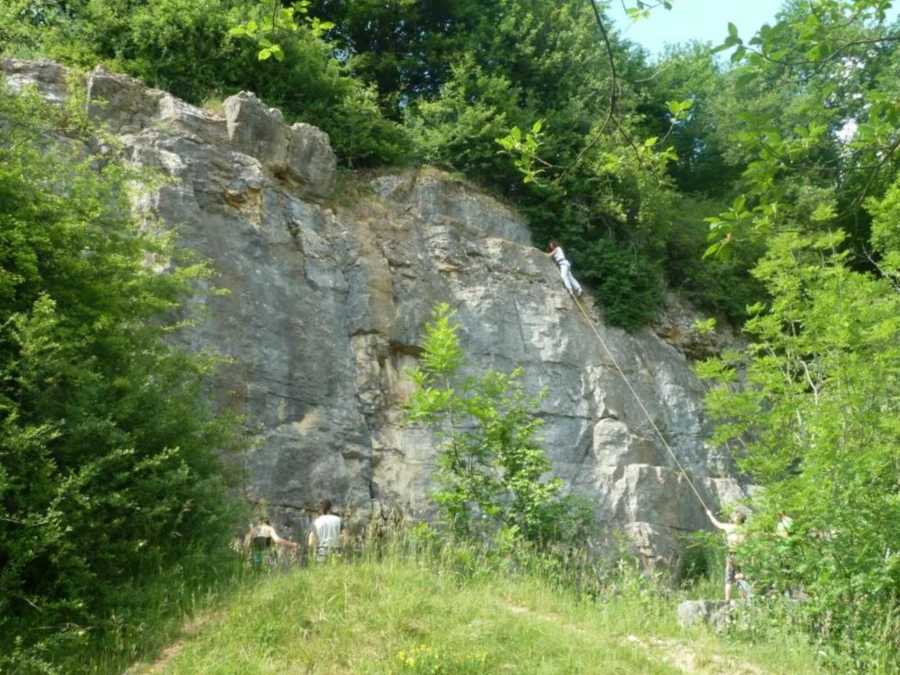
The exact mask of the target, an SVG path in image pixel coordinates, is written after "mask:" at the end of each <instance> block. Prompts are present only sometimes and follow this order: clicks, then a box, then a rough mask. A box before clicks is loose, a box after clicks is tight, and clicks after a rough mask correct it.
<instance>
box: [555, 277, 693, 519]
mask: <svg viewBox="0 0 900 675" xmlns="http://www.w3.org/2000/svg"><path fill="white" fill-rule="evenodd" d="M569 295H571V296H572V299H573V300H574V301H575V304H576V305H578V309H580V310H581V313H582V314H584V318H585V320H586V321H587V322H588V324H589V325H590V327H591V330H593V331H594V335H596V336H597V339H598V340H599V341H600V344H601V345H602V346H603V349H604V350H605V351H606V354H607V356H609V360H610V361H612V364H613V366H615V369H616V370H617V371H618V372H619V375H620V376H621V377H622V381H623V382H625V386H626V387H628V391H630V392H631V395H632V396H634V400H635V401H637V404H638V405H639V406H640V408H641V410H643V411H644V415H646V416H647V421H648V422H650V426H652V427H653V430H654V431H655V432H656V435H657V436H659V440H661V441H662V444H663V445H664V446H666V450H668V451H669V454H670V455H672V459H674V460H675V464H676V465H677V466H678V469H679V470H680V471H681V475H683V476H684V478H685V480H686V481H687V482H688V485H690V486H691V490H693V491H694V494H695V495H697V499H698V500H699V501H700V504H701V505H702V506H703V508H704V509H706V510H707V511H709V507H707V506H706V502H704V501H703V497H701V496H700V493H699V492H697V488H696V487H694V483H693V482H692V481H691V477H690V476H688V473H687V471H685V470H684V467H683V466H681V462H679V461H678V457H676V455H675V451H674V450H672V447H671V446H670V445H669V443H668V442H667V441H666V439H665V437H664V436H663V435H662V432H661V431H660V430H659V427H657V426H656V423H655V422H654V421H653V418H652V417H651V416H650V412H649V411H648V410H647V408H645V407H644V403H643V401H641V397H640V396H638V394H637V392H636V391H635V390H634V387H632V386H631V383H630V382H629V381H628V378H627V377H625V373H624V372H623V371H622V369H621V368H620V367H619V364H618V362H617V361H616V357H614V356H613V354H612V352H611V351H610V350H609V347H607V346H606V341H605V340H604V339H603V337H602V336H601V335H600V332H599V331H598V330H597V327H596V326H595V325H594V322H593V321H592V320H591V317H589V316H588V314H587V312H586V311H584V307H582V305H581V303H580V302H578V298H577V297H576V295H575V294H574V293H572V292H571V291H569Z"/></svg>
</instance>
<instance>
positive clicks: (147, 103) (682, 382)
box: [0, 60, 742, 564]
mask: <svg viewBox="0 0 900 675" xmlns="http://www.w3.org/2000/svg"><path fill="white" fill-rule="evenodd" d="M0 69H2V71H4V72H5V73H6V75H7V79H8V81H9V82H10V83H11V84H12V85H13V86H14V87H22V86H25V85H28V84H32V85H35V86H36V87H37V88H38V89H39V90H40V91H41V92H42V93H43V95H45V96H47V97H50V98H53V99H54V100H61V99H62V98H63V97H64V96H65V95H66V86H67V85H66V78H65V72H64V69H63V68H61V67H60V66H57V65H55V64H52V63H50V62H26V61H18V60H2V61H0ZM85 86H86V88H87V94H88V100H89V105H90V106H91V107H90V110H91V113H92V115H93V116H94V117H95V118H97V119H99V120H101V121H102V122H103V123H105V124H106V125H107V126H108V127H109V129H110V131H112V132H113V133H114V134H116V135H117V136H118V137H119V138H120V140H121V144H122V147H123V150H124V152H125V153H126V156H127V157H128V159H129V160H130V161H132V162H135V163H137V164H140V165H143V166H146V167H152V168H153V169H155V170H157V171H158V172H160V173H161V174H163V175H164V176H166V177H168V178H169V179H171V181H170V182H169V183H168V184H166V185H164V186H162V187H160V188H158V189H156V190H154V191H152V192H150V193H149V194H146V195H144V196H142V197H140V198H138V199H136V201H135V203H134V208H135V210H136V212H138V213H139V214H140V215H141V216H142V217H143V218H145V219H146V220H147V222H148V224H149V223H152V222H154V221H155V220H156V219H161V221H162V222H163V223H164V224H165V226H166V227H172V228H175V229H177V231H178V234H179V239H180V243H181V245H182V246H185V247H187V248H189V249H192V250H194V251H196V252H197V253H198V254H199V255H200V256H202V257H203V258H206V259H208V260H209V261H211V264H212V265H213V267H214V268H215V270H216V272H217V278H216V284H217V286H219V287H221V288H225V289H228V291H229V293H228V294H225V295H221V294H220V295H208V296H206V297H205V298H204V299H203V300H202V302H203V303H204V304H205V306H203V307H198V306H194V307H192V308H191V310H190V311H192V312H199V311H201V310H203V316H204V319H203V320H202V321H201V322H200V323H199V324H198V325H197V326H196V327H193V328H190V329H188V330H186V331H185V332H184V333H183V334H182V335H181V338H180V339H182V340H184V342H185V344H186V345H187V346H188V347H190V348H191V349H212V350H215V351H217V352H219V353H220V354H222V355H224V356H226V357H229V358H230V359H233V361H232V362H230V363H229V364H227V365H226V366H224V367H223V368H222V370H221V372H220V374H219V375H218V376H217V378H216V380H215V382H214V391H215V395H216V398H217V400H218V401H219V403H220V405H222V406H226V407H228V408H230V409H233V410H235V411H237V412H239V413H241V414H243V415H245V416H246V418H247V423H248V427H249V428H250V429H252V430H254V433H255V434H256V446H257V447H256V449H255V451H254V452H252V453H251V454H249V455H248V456H247V457H246V462H247V466H248V484H247V486H246V493H247V496H248V497H249V498H250V499H251V500H265V501H266V502H267V503H268V505H269V508H270V512H271V514H272V515H273V517H274V519H275V521H276V525H279V526H280V528H281V529H283V530H285V531H286V532H287V533H288V534H290V535H292V536H294V537H297V536H299V535H301V533H302V532H304V531H305V528H306V526H307V523H308V522H309V521H308V518H309V514H310V512H311V510H312V509H313V508H314V507H315V504H316V502H317V501H318V499H319V498H320V497H323V496H328V497H329V498H330V499H331V500H332V501H333V502H334V503H335V505H336V507H337V509H338V510H339V511H341V512H343V513H344V514H348V515H350V516H351V517H354V518H363V519H364V518H369V517H387V514H389V513H395V514H400V515H402V517H404V518H411V519H413V518H425V517H428V515H429V512H430V508H431V507H430V505H429V503H428V501H427V497H426V492H427V490H428V488H429V476H430V471H431V464H432V461H433V458H434V453H435V450H434V446H433V443H432V440H431V438H430V436H429V434H428V433H427V432H425V431H424V430H422V429H417V428H411V427H409V426H407V425H406V424H405V422H404V413H403V405H404V401H405V400H406V398H407V396H408V394H409V391H410V387H411V383H410V379H409V377H408V375H407V374H406V371H407V370H408V369H411V368H413V367H414V366H415V363H416V354H417V353H418V351H419V349H420V344H421V340H422V337H423V331H424V324H425V322H426V320H427V319H428V318H429V317H430V313H431V310H432V308H433V306H434V305H435V303H438V302H448V303H449V304H450V305H451V306H452V307H453V308H455V309H456V310H457V319H458V320H459V322H460V323H461V337H462V341H463V346H464V347H465V348H466V350H467V352H468V356H469V367H470V368H471V369H472V370H473V371H480V370H483V369H486V368H497V369H501V370H509V369H512V368H513V367H515V366H523V367H524V369H525V373H526V376H525V382H526V385H527V387H528V388H529V390H531V391H537V390H538V389H540V388H542V387H546V388H547V389H548V391H549V396H548V397H547V398H546V399H545V400H544V402H543V405H542V414H543V415H544V418H545V420H546V426H545V427H544V430H543V436H544V438H545V444H544V445H545V448H546V450H547V452H548V454H549V456H550V458H551V460H552V462H553V465H554V468H555V470H556V472H557V473H558V474H559V475H560V476H561V477H562V478H564V479H565V481H566V482H567V484H568V485H569V487H570V489H571V490H572V491H575V492H578V493H582V494H584V495H587V496H588V497H589V498H590V500H591V502H592V503H593V504H594V505H595V508H596V513H597V519H598V521H599V522H600V523H601V524H602V525H603V527H604V531H606V532H607V533H610V532H612V531H614V530H621V531H624V532H625V533H626V534H627V537H628V539H629V541H630V542H631V544H632V545H633V546H634V548H635V549H636V551H637V552H638V553H639V554H640V555H641V556H642V557H643V558H644V559H645V560H646V561H647V562H648V563H654V564H656V563H666V562H670V561H671V560H672V558H673V557H675V556H677V555H678V553H679V552H680V544H679V542H678V536H679V535H680V534H681V533H684V532H687V531H691V530H696V529H703V528H708V527H709V523H708V521H707V519H706V517H705V515H704V513H703V509H702V507H701V505H700V504H699V502H698V500H697V499H696V497H695V496H694V495H693V493H692V492H691V489H690V487H689V485H688V484H687V482H686V480H685V479H684V477H683V476H682V475H681V474H680V472H679V471H678V469H677V467H676V465H675V462H674V461H673V459H672V457H671V456H670V455H669V453H668V451H667V450H666V448H665V447H664V445H663V444H662V443H661V442H660V440H659V439H658V438H657V436H656V432H655V431H654V430H653V427H652V426H651V424H650V423H649V422H648V420H647V418H646V417H645V415H644V413H643V412H642V410H641V409H640V407H639V405H638V404H637V402H636V401H635V399H634V398H633V396H632V394H631V393H630V392H629V390H628V388H627V387H626V385H625V383H624V382H623V380H622V378H621V377H620V375H619V374H618V372H617V370H616V369H615V367H614V366H613V364H612V362H611V360H610V358H609V356H608V355H607V354H606V352H605V350H604V349H603V347H602V346H601V344H600V342H599V341H598V340H597V338H596V337H595V335H594V334H593V332H592V329H591V326H590V325H589V324H588V322H587V321H586V320H585V318H584V316H582V314H581V312H579V311H578V309H577V307H576V306H575V305H574V303H573V301H572V299H571V298H569V297H568V295H567V294H566V293H565V291H564V289H563V287H562V284H561V283H560V281H559V278H558V275H557V272H556V268H555V267H554V266H553V264H552V263H551V262H550V261H549V260H548V258H547V257H546V256H545V255H544V254H543V253H542V252H541V251H539V250H537V249H535V248H533V247H532V246H531V237H530V233H529V231H528V227H527V224H526V223H525V222H524V221H523V219H522V218H521V217H520V216H518V215H517V214H516V213H515V211H513V210H512V209H510V208H509V207H507V206H505V205H503V204H501V203H499V202H498V201H496V200H494V199H491V198H489V197H487V196H485V195H483V194H481V193H479V192H478V191H476V190H474V189H473V188H471V187H468V186H466V185H464V184H462V183H460V182H458V181H456V180H454V179H452V178H450V177H448V176H447V175H444V174H441V173H439V172H436V171H431V170H420V171H405V172H396V173H381V174H378V175H369V176H363V175H356V176H353V177H352V178H351V179H350V180H349V181H348V183H352V189H350V188H346V187H345V188H341V187H338V188H335V184H336V177H337V168H336V167H337V165H336V161H335V157H334V153H333V152H332V150H331V147H330V145H329V141H328V136H327V134H325V133H324V132H322V131H320V130H318V129H316V128H314V127H312V126H310V125H307V124H294V125H292V126H288V125H286V124H285V123H284V120H283V118H282V115H281V113H280V112H279V111H277V110H273V109H269V108H267V107H266V106H265V105H264V104H263V103H262V102H261V101H260V100H259V99H257V98H256V97H255V96H254V95H253V94H249V93H241V94H238V95H237V96H233V97H231V98H229V99H228V100H226V101H225V104H224V110H223V113H222V115H219V114H213V113H211V112H207V111H205V110H201V109H199V108H196V107H193V106H190V105H188V104H186V103H184V102H183V101H180V100H178V99H175V98H174V97H172V96H171V95H169V94H166V93H164V92H160V91H156V90H151V89H148V88H146V87H144V86H143V85H141V84H140V83H138V82H136V81H134V80H131V79H129V78H126V77H123V76H119V75H114V74H112V73H110V72H108V71H106V70H104V69H102V68H98V69H96V70H94V71H93V72H92V73H90V75H89V76H88V79H87V82H86V85H85ZM342 184H343V181H342ZM575 272H576V275H577V270H575ZM597 305H598V306H599V305H601V302H600V300H598V301H597ZM592 320H593V321H595V322H596V325H597V328H598V330H599V332H600V334H601V335H602V336H603V339H604V340H605V341H606V343H607V345H608V346H609V348H610V350H611V351H612V353H613V354H614V356H615V359H616V361H617V362H618V364H619V365H620V366H621V368H622V369H623V371H624V372H625V374H626V375H627V377H628V379H629V381H630V383H631V385H632V386H633V387H634V388H635V390H636V391H637V393H638V395H639V396H640V398H641V400H642V401H643V403H644V405H645V406H646V407H647V410H648V411H649V413H650V415H651V417H652V420H653V424H654V425H655V426H656V427H658V428H659V430H660V431H661V432H662V434H663V435H664V436H665V438H666V440H667V442H668V443H669V444H670V446H671V447H672V449H673V450H674V452H675V453H676V454H677V456H678V459H679V461H680V462H681V464H682V465H683V466H684V467H685V468H686V470H687V471H688V472H689V473H690V475H691V477H692V480H693V481H694V483H695V484H696V486H697V488H698V490H699V491H700V492H701V494H702V495H703V498H704V500H706V501H707V502H708V503H709V504H710V505H711V506H715V505H716V504H718V503H720V502H726V501H731V500H733V499H735V498H737V497H738V496H739V495H740V494H741V492H742V488H741V486H740V484H739V483H738V482H737V481H736V480H735V479H734V478H733V477H731V476H729V475H728V473H727V466H726V465H725V463H724V461H723V460H722V458H721V457H720V456H717V455H715V454H714V453H710V451H709V449H708V448H707V446H706V444H705V442H704V438H705V436H706V432H707V423H706V421H705V419H704V416H703V411H702V407H701V395H702V385H701V384H700V382H699V381H698V380H697V379H696V377H695V376H694V374H693V372H692V370H691V367H690V363H689V361H688V359H687V357H686V356H685V353H686V352H687V353H690V354H695V353H697V347H696V345H695V344H693V343H692V342H691V341H690V340H689V339H688V338H687V337H686V336H685V333H686V332H687V331H688V330H689V329H688V328H686V326H689V322H687V321H685V320H684V319H683V317H681V318H679V317H675V318H672V317H670V318H669V319H667V323H666V324H665V325H662V326H659V327H658V330H657V331H651V330H649V329H648V330H644V331H642V332H639V333H638V334H636V335H629V334H627V333H625V332H623V331H621V330H618V329H615V328H611V327H608V326H606V325H604V324H603V322H602V318H601V317H600V315H599V314H597V313H593V315H592ZM657 333H659V335H658V334H657ZM660 336H668V337H670V338H672V339H671V340H670V341H669V342H667V341H666V340H665V339H663V337H660ZM673 336H675V337H673ZM676 338H677V339H676ZM670 342H671V343H672V344H670ZM673 345H676V346H673ZM692 345H693V346H692ZM609 543H610V542H607V544H609Z"/></svg>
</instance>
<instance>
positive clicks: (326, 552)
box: [309, 499, 345, 562]
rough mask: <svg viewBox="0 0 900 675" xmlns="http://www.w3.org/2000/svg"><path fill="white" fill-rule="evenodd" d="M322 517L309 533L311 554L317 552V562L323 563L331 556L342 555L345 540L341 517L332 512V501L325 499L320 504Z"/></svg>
mask: <svg viewBox="0 0 900 675" xmlns="http://www.w3.org/2000/svg"><path fill="white" fill-rule="evenodd" d="M319 510H320V511H321V512H322V515H321V516H319V517H318V518H316V519H315V520H314V521H313V526H312V530H311V531H310V533H309V550H310V553H312V552H313V551H315V555H316V561H318V562H322V561H323V560H326V559H328V558H329V557H331V556H340V555H341V544H342V543H343V540H344V538H345V534H344V531H343V523H342V521H341V518H340V516H336V515H334V514H333V513H332V512H331V501H330V500H328V499H323V500H321V501H320V502H319Z"/></svg>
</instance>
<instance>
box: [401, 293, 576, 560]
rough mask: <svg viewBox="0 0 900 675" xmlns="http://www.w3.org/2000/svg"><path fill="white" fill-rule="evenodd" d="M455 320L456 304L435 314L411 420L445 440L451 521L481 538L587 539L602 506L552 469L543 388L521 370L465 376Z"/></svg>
mask: <svg viewBox="0 0 900 675" xmlns="http://www.w3.org/2000/svg"><path fill="white" fill-rule="evenodd" d="M452 317H453V313H452V312H451V311H450V308H449V306H447V305H438V306H437V307H436V308H435V310H434V315H433V319H434V320H433V322H432V323H429V324H428V325H427V327H426V331H425V339H424V341H423V345H422V356H421V359H420V364H419V367H418V368H417V369H416V370H415V371H414V372H413V373H412V378H413V381H414V382H415V383H416V390H415V392H414V393H413V394H412V395H411V396H410V399H409V408H408V416H409V419H410V421H411V422H414V423H418V424H424V425H426V426H427V427H429V428H431V429H433V430H434V431H435V433H436V435H437V438H438V442H439V446H438V447H439V449H438V454H437V465H436V467H435V471H434V479H435V482H436V483H437V488H436V489H435V490H434V491H433V492H432V495H431V496H432V499H433V500H434V501H435V503H436V504H437V505H438V507H439V509H440V511H441V515H442V517H443V519H444V523H445V524H446V525H447V526H448V527H449V528H450V529H451V531H453V532H454V533H456V534H459V535H462V536H463V537H469V538H473V539H478V540H480V539H482V538H485V537H486V538H488V539H490V538H493V537H494V536H498V537H499V538H500V539H501V540H505V541H508V542H515V541H518V540H521V541H525V542H528V543H530V544H534V545H537V546H539V547H543V546H546V545H547V544H551V543H554V542H559V541H565V542H566V543H567V544H570V545H573V544H577V543H579V540H582V539H583V538H584V536H585V534H586V531H587V529H586V528H587V524H588V523H589V522H590V521H591V520H592V518H593V510H592V509H591V508H590V507H586V506H585V505H584V504H583V503H582V502H581V501H580V500H578V499H576V498H574V497H567V496H564V495H563V493H562V489H563V482H562V480H561V479H559V478H556V477H552V476H550V475H549V474H550V469H551V466H550V460H549V459H547V455H546V453H545V452H544V449H543V448H542V447H541V445H540V443H539V441H538V439H537V438H536V437H535V434H536V433H537V432H538V430H539V429H540V428H541V426H542V421H541V419H540V418H539V417H537V412H538V405H539V403H540V399H541V397H542V394H538V395H537V396H535V397H530V396H528V394H527V393H526V392H525V391H524V390H523V389H522V385H521V382H520V379H521V376H522V372H521V370H520V369H517V370H514V371H513V372H512V373H509V374H506V373H501V372H498V371H495V370H489V371H487V372H486V373H484V374H483V375H481V376H479V377H477V378H473V377H466V376H464V375H463V373H462V370H463V368H464V365H465V352H464V350H463V349H462V347H461V346H460V344H459V337H458V336H457V335H456V331H457V328H458V326H457V325H456V324H455V323H453V322H452Z"/></svg>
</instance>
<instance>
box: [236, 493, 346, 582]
mask: <svg viewBox="0 0 900 675" xmlns="http://www.w3.org/2000/svg"><path fill="white" fill-rule="evenodd" d="M331 508H332V507H331V501H330V500H328V499H322V500H320V501H319V511H320V514H321V515H319V517H318V518H316V519H315V520H314V521H313V523H312V527H311V528H310V530H309V536H308V537H307V545H308V547H309V551H310V556H311V557H312V556H315V559H316V561H317V562H324V561H326V560H328V559H329V558H331V557H338V556H340V555H341V549H342V547H343V543H344V541H345V538H346V537H345V530H344V527H343V522H342V520H341V517H340V516H338V515H336V514H334V513H332V512H331ZM276 546H281V547H283V548H289V549H294V550H297V549H298V548H299V547H300V545H299V544H298V543H296V542H293V541H290V540H289V539H284V538H283V537H280V536H279V535H278V532H276V531H275V528H274V527H273V526H272V521H271V520H269V518H268V517H262V518H261V519H260V520H259V522H257V523H256V524H254V525H251V527H250V530H249V531H248V532H247V535H246V536H245V537H244V547H245V548H246V549H247V550H248V551H249V552H250V562H251V564H253V565H254V566H258V565H262V564H263V563H264V562H265V561H266V559H267V558H270V557H271V554H272V553H273V551H274V547H276Z"/></svg>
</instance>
